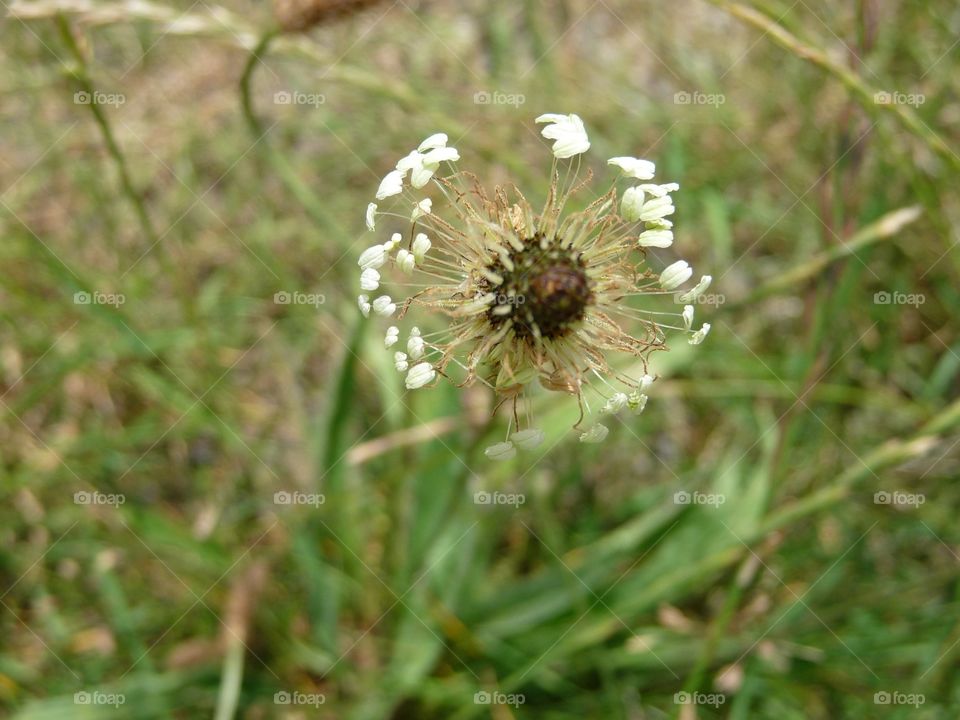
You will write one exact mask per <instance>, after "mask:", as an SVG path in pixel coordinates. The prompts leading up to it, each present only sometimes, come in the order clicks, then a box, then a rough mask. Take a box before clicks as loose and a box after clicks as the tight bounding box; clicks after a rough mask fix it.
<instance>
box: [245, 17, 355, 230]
mask: <svg viewBox="0 0 960 720" xmlns="http://www.w3.org/2000/svg"><path fill="white" fill-rule="evenodd" d="M279 34H280V31H279V30H278V29H276V28H273V29H271V30H268V31H267V32H266V33H264V34H263V36H262V37H261V38H260V40H259V41H258V42H257V44H256V45H255V46H254V48H253V50H251V51H250V56H249V57H248V58H247V62H246V64H245V65H244V67H243V74H242V75H241V76H240V102H241V105H242V107H243V117H244V118H245V119H246V121H247V126H248V127H249V128H250V132H251V133H252V134H253V136H254V139H255V140H256V141H257V142H260V141H261V140H262V139H263V138H264V136H265V135H266V134H267V133H268V132H269V130H270V129H269V128H264V126H263V123H262V122H260V119H259V118H258V117H257V114H256V111H255V110H254V107H253V93H252V86H253V72H254V70H255V69H256V67H257V65H259V64H260V63H261V62H262V60H261V57H262V56H263V55H265V54H266V52H267V50H269V48H270V44H271V43H272V42H273V41H274V39H275V38H276V37H277V36H278V35H279ZM263 145H264V147H265V150H266V155H267V159H268V160H269V162H270V165H271V166H272V168H273V170H274V172H276V173H277V175H278V176H279V178H280V180H281V181H282V182H283V184H284V185H286V187H287V189H288V190H289V191H290V192H291V193H292V194H293V196H294V197H295V198H296V199H297V201H298V202H299V203H300V204H301V205H302V206H303V207H304V209H306V211H307V213H308V214H309V215H310V217H311V219H312V220H313V221H314V222H315V223H317V224H318V225H319V226H321V227H323V228H324V229H326V230H330V231H337V230H339V227H338V226H337V224H336V223H335V222H334V220H333V218H332V217H331V216H330V214H329V213H328V212H327V211H326V210H325V209H324V207H323V205H322V204H321V203H320V200H319V198H318V197H317V196H316V195H314V194H313V192H312V191H311V190H310V188H309V187H308V186H307V184H306V183H305V182H303V180H302V179H301V178H300V176H299V175H298V174H297V171H296V170H295V169H294V167H293V166H292V165H291V164H290V163H289V162H288V161H287V159H286V158H285V157H284V156H283V155H282V154H281V153H279V152H277V151H276V150H274V149H273V147H271V145H270V143H269V142H268V141H264V142H263Z"/></svg>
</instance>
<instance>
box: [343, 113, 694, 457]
mask: <svg viewBox="0 0 960 720" xmlns="http://www.w3.org/2000/svg"><path fill="white" fill-rule="evenodd" d="M537 122H538V123H546V126H545V127H544V128H543V135H544V137H546V138H547V139H549V140H553V141H554V143H553V154H554V160H553V167H552V169H551V172H550V182H549V188H548V191H547V193H546V198H545V201H544V203H543V205H542V206H541V208H540V209H539V210H537V209H535V208H534V207H533V206H532V205H531V203H530V202H529V201H528V200H527V199H526V198H525V197H524V196H523V195H522V194H521V193H520V191H519V190H518V189H517V188H516V187H514V186H513V185H508V186H504V187H496V188H494V189H493V192H492V194H491V193H488V192H487V190H486V189H485V188H484V187H483V185H482V184H481V183H480V182H479V181H478V180H477V179H476V177H475V176H474V175H472V174H470V173H466V172H462V171H457V170H456V169H451V172H450V173H448V174H443V173H442V172H441V168H442V167H443V166H444V164H450V163H454V162H456V161H458V160H459V158H460V154H459V152H457V150H455V149H454V148H450V147H448V146H447V141H448V139H447V136H446V135H444V134H443V133H437V134H435V135H431V136H430V137H428V138H427V139H426V140H424V141H423V142H422V143H421V144H420V145H419V146H418V147H417V149H416V150H414V151H412V152H410V153H409V154H408V155H406V156H404V157H403V158H402V159H401V160H400V162H399V163H398V164H397V169H396V170H394V171H392V172H391V173H390V174H388V176H387V178H385V179H384V181H383V183H381V186H380V188H379V190H378V192H377V198H378V199H380V200H382V199H384V198H385V197H391V196H393V195H400V196H401V197H399V198H396V199H395V202H396V204H397V205H398V207H406V208H410V207H411V206H412V207H414V209H415V210H414V212H413V214H412V215H410V213H409V210H403V211H401V212H396V213H394V212H384V213H380V212H379V210H378V209H377V210H374V211H371V212H375V213H376V214H377V215H379V216H381V217H387V216H393V217H401V218H402V217H409V221H408V223H407V232H406V234H405V235H401V234H399V233H394V234H393V235H392V236H391V239H390V241H388V242H385V243H383V244H382V245H374V246H372V247H370V248H368V249H367V250H365V251H364V252H363V253H362V254H361V255H360V260H359V265H360V268H361V281H360V282H361V289H363V290H364V291H366V292H373V291H375V290H379V292H381V293H383V292H391V293H393V294H392V295H387V294H383V295H380V296H379V297H377V298H376V299H374V300H373V301H371V300H370V299H369V297H368V296H366V295H362V296H360V299H359V300H358V303H359V305H360V309H361V311H362V312H363V313H364V314H367V315H369V314H370V313H371V310H372V313H373V314H374V315H379V316H384V317H389V318H391V322H393V323H396V324H395V325H391V326H390V328H389V329H388V330H387V334H386V336H385V339H384V344H385V346H386V347H388V348H389V347H391V346H392V345H394V344H396V343H398V342H403V343H404V344H403V345H401V347H405V348H406V352H396V353H395V354H394V364H395V366H396V368H397V370H398V371H399V372H403V373H406V378H405V384H406V387H407V388H408V389H411V390H416V389H419V388H423V387H425V386H428V385H432V384H435V381H436V380H437V378H438V377H439V378H447V379H450V380H453V381H455V382H457V383H458V384H460V385H469V384H473V383H482V384H484V385H487V386H488V387H489V388H491V390H493V391H494V392H495V394H496V395H497V398H498V407H499V406H500V405H503V404H505V403H507V404H509V407H510V408H511V410H512V412H511V413H510V426H509V427H508V429H507V435H506V438H505V440H504V442H501V443H497V444H495V445H493V446H491V447H489V448H487V450H486V454H487V456H488V457H490V458H492V459H500V460H507V459H510V458H512V457H514V456H515V455H516V453H517V451H518V450H532V449H533V448H536V447H537V446H539V445H540V444H541V443H542V442H543V440H544V433H543V431H542V430H540V429H539V428H537V427H535V424H534V423H533V419H532V407H531V402H530V400H531V397H532V396H533V395H534V394H535V393H538V392H554V393H559V394H564V395H568V396H571V397H573V398H575V399H576V401H577V405H578V407H579V411H580V419H579V420H578V422H577V423H576V425H575V427H577V428H578V429H579V431H580V440H581V441H582V442H586V443H598V442H602V441H603V440H604V438H605V437H606V436H607V433H608V432H609V430H608V428H607V427H606V426H605V425H602V424H599V423H597V422H596V421H595V419H591V420H590V421H587V418H588V416H593V415H597V414H600V415H603V414H607V415H612V414H616V413H619V412H621V411H623V410H627V409H629V410H632V411H633V412H635V413H639V412H642V411H643V409H644V407H645V406H646V404H647V399H648V393H649V392H650V389H651V386H652V385H653V382H654V377H653V376H651V375H650V374H649V372H648V359H649V356H650V354H651V353H652V352H654V351H657V350H665V349H667V346H666V331H667V330H668V329H675V330H677V331H679V332H682V333H686V334H687V335H688V338H689V341H690V342H691V344H698V343H700V342H702V341H703V339H704V338H705V337H706V335H707V333H708V332H709V330H710V326H709V324H705V325H703V327H702V328H701V329H700V330H697V331H694V330H693V329H692V324H693V307H692V306H689V305H688V306H687V307H684V309H683V312H682V313H681V312H678V311H677V305H676V302H670V300H675V298H674V295H675V293H674V292H673V291H675V290H677V288H680V286H682V285H683V284H685V283H686V282H687V281H688V280H689V279H690V277H691V276H692V274H693V270H692V268H690V266H689V264H688V263H687V262H686V261H684V260H677V261H675V262H673V263H671V264H669V265H668V266H667V267H666V268H665V269H663V270H662V271H660V272H655V271H653V270H651V269H650V268H649V267H647V266H646V263H645V261H646V259H647V258H646V254H647V252H648V250H647V248H650V247H657V248H666V247H669V246H670V245H671V244H672V242H673V231H672V227H673V225H672V223H671V222H670V221H669V220H667V219H666V216H668V215H671V214H673V212H674V210H675V208H674V205H673V200H672V197H671V193H673V192H675V191H676V190H678V186H677V185H676V184H675V183H667V184H663V185H657V184H639V185H635V186H633V187H627V188H624V189H623V192H622V193H618V188H617V185H616V182H615V181H614V183H613V184H612V185H611V187H610V188H609V189H608V190H607V191H606V192H604V193H603V194H602V195H601V196H600V197H598V198H596V199H594V200H592V202H590V201H588V202H583V201H580V200H579V194H580V193H582V192H583V188H585V187H586V185H587V180H589V179H590V176H589V175H588V178H587V180H583V179H581V178H578V177H577V173H576V172H566V171H564V172H561V171H560V168H559V162H558V161H560V160H564V159H567V158H570V157H573V156H574V155H580V154H582V153H584V152H586V151H587V150H588V149H589V148H590V141H589V139H588V137H587V133H586V130H585V128H584V126H583V121H582V120H581V119H580V118H579V117H577V116H576V115H555V114H547V115H541V116H540V117H538V118H537ZM609 164H611V165H614V166H616V167H618V168H620V169H621V170H622V171H623V172H622V173H619V175H620V177H623V176H626V177H627V178H628V179H632V180H633V181H634V182H635V181H636V180H651V179H652V178H653V174H654V171H655V166H654V164H653V163H652V162H649V161H647V160H640V159H637V158H630V157H618V158H613V159H611V160H610V161H609ZM408 175H409V178H408ZM562 177H563V178H565V179H564V180H563V181H562V182H561V178H562ZM417 191H419V192H417ZM428 191H429V193H430V197H427V196H426V195H427V192H428ZM385 192H386V194H385ZM575 202H579V203H580V205H579V207H578V208H576V209H574V210H571V211H566V208H567V206H568V204H569V205H571V206H572V205H573V204H574V203H575ZM391 278H392V279H391ZM709 282H710V280H709V276H705V277H704V279H703V280H702V281H701V282H700V284H698V285H697V287H695V288H694V289H693V290H692V291H691V292H690V293H687V294H686V295H684V297H686V296H687V295H689V296H690V298H691V299H692V298H694V297H695V296H696V295H697V294H699V293H700V292H703V290H704V289H705V288H706V286H707V285H708V284H709ZM678 292H680V291H678ZM401 295H402V296H403V299H397V300H394V299H393V298H394V297H397V298H400V296H401ZM659 301H663V302H661V307H662V309H659V310H658V309H654V308H655V303H657V302H659ZM412 313H417V320H416V321H415V322H417V327H410V328H409V329H408V330H407V331H406V332H404V331H402V330H401V329H400V328H402V327H403V322H404V321H405V319H406V318H407V317H408V316H409V315H410V314H412ZM421 315H423V316H424V317H423V318H422V319H421V317H420V316H421ZM431 315H432V316H433V319H430V317H429V316H431ZM420 328H423V330H422V331H421V329H420ZM401 336H404V337H401ZM630 363H633V368H631V367H630Z"/></svg>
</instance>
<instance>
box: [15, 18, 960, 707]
mask: <svg viewBox="0 0 960 720" xmlns="http://www.w3.org/2000/svg"><path fill="white" fill-rule="evenodd" d="M10 8H12V10H11V9H10ZM5 12H7V13H10V14H8V16H7V17H5V18H4V19H3V21H2V24H0V54H2V57H3V63H2V66H0V96H2V104H0V123H2V135H0V180H2V183H0V230H2V240H0V321H2V322H0V391H2V393H0V397H2V405H0V408H2V411H3V420H2V423H0V458H2V464H0V496H2V500H3V502H2V507H0V638H2V641H0V715H3V716H9V717H14V718H21V719H26V718H30V719H34V720H41V719H45V718H61V717H63V718H66V717H69V718H201V717H216V718H218V719H225V718H230V717H238V718H240V717H242V718H273V717H290V718H296V717H323V718H350V719H354V718H355V719H358V720H360V719H368V718H369V719H373V718H426V719H431V718H457V719H466V718H485V717H489V718H496V719H497V720H501V719H503V718H546V719H554V718H556V719H567V718H571V719H572V718H584V717H587V718H683V719H685V720H687V719H689V718H715V717H729V718H776V719H777V720H792V719H793V718H838V717H843V718H847V717H849V718H873V717H882V718H954V717H957V716H958V714H960V697H958V696H960V678H958V661H960V617H958V613H957V610H958V592H960V584H958V569H960V537H958V530H957V524H956V517H957V512H956V509H957V507H958V503H960V497H958V492H960V490H958V486H957V484H956V482H955V481H956V479H957V474H958V461H960V451H958V441H960V428H958V425H960V402H958V399H957V396H958V387H960V384H958V371H960V354H958V352H960V337H958V333H957V326H956V322H955V315H956V309H957V307H958V290H957V288H958V283H957V277H958V270H960V264H958V254H957V251H956V248H955V244H956V241H957V231H956V224H957V219H958V213H960V206H958V199H957V192H956V191H957V183H958V178H960V158H958V156H957V155H956V154H955V153H956V152H957V147H958V142H957V140H958V137H957V136H958V127H960V102H958V94H957V93H958V78H960V45H958V44H957V37H958V32H960V11H958V8H957V7H956V6H955V4H953V3H950V2H946V1H945V0H939V1H937V2H930V3H911V2H906V0H891V1H890V2H886V1H885V2H879V1H878V0H862V1H860V2H847V3H834V2H825V1H822V0H801V1H800V2H797V3H792V2H788V1H787V0H754V1H752V2H744V3H743V4H738V3H732V2H726V0H713V1H711V2H708V1H706V0H678V1H677V2H672V3H657V2H652V1H646V0H645V1H642V2H627V1H626V0H597V2H591V1H590V0H566V1H562V2H561V1H558V2H550V3H547V2H543V3H538V2H532V1H525V2H519V1H510V2H508V1H507V0H500V1H497V2H479V0H478V1H476V2H471V1H468V0H464V1H463V2H454V1H453V0H450V1H448V2H439V1H434V2H428V1H426V0H424V1H422V2H415V1H414V0H401V1H400V2H398V3H397V4H395V5H391V4H390V3H389V2H388V3H385V4H383V5H380V6H378V7H375V8H373V9H371V10H369V11H368V12H366V13H364V14H362V15H359V16H356V17H353V18H348V19H345V20H341V21H338V22H335V23H329V24H325V25H324V26H322V27H319V28H316V29H314V30H313V31H312V32H311V33H309V34H308V35H305V36H284V37H279V38H272V39H271V38H268V39H266V40H265V41H264V42H263V43H262V44H260V46H259V47H257V48H256V50H257V52H256V55H255V56H251V52H250V51H251V50H252V49H254V46H256V45H257V43H258V42H259V41H260V40H261V39H262V38H264V37H265V36H267V35H269V31H270V29H271V27H272V20H271V14H270V11H269V8H268V7H267V6H266V5H264V4H261V3H251V2H242V1H241V0H236V1H231V2H230V3H228V4H225V5H224V6H223V7H220V6H215V5H213V4H212V3H205V2H200V3H197V4H192V3H191V2H179V1H178V2H169V3H164V4H159V3H157V4H152V3H143V4H139V5H136V6H130V5H124V4H122V3H118V2H102V3H95V4H92V5H84V4H81V3H78V2H73V0H46V1H44V2H33V3H25V2H24V3H16V4H13V5H10V4H8V5H6V8H5ZM84 91H85V92H94V91H98V92H102V93H120V94H123V96H124V98H125V102H123V104H121V105H117V106H113V105H100V106H96V105H83V104H77V103H75V102H74V94H75V93H76V92H84ZM283 91H287V92H301V93H314V94H322V95H323V99H324V102H323V103H322V104H317V105H316V106H310V105H278V104H275V103H274V100H273V98H274V94H275V93H277V92H283ZM483 91H488V92H500V93H507V94H510V93H512V94H522V95H523V96H524V102H523V104H519V105H517V106H512V105H504V104H476V103H475V101H474V96H475V93H478V92H483ZM880 91H887V92H890V93H895V92H899V93H903V94H913V95H923V96H924V102H923V103H922V104H918V105H916V106H911V105H903V104H894V105H885V104H878V103H877V102H875V98H874V94H875V93H876V92H880ZM680 92H689V93H694V92H698V93H704V94H722V96H723V98H724V102H723V103H722V104H719V105H683V104H678V103H677V102H676V101H675V94H676V93H680ZM541 112H576V113H578V114H580V115H581V116H582V117H583V118H584V121H585V122H586V124H587V127H588V130H589V132H590V137H591V140H592V142H593V149H592V151H591V155H590V158H591V159H590V162H591V164H592V166H593V168H594V169H595V170H596V171H597V172H598V173H604V172H605V168H604V167H603V165H602V158H605V157H610V156H613V155H621V154H634V155H637V156H641V157H647V158H650V159H652V160H655V161H656V162H657V164H658V168H659V172H658V177H659V178H662V180H663V181H672V180H676V181H678V182H679V183H680V185H681V191H680V192H679V193H678V194H677V196H676V202H677V206H678V211H677V214H676V216H675V221H676V223H677V228H676V230H677V233H676V234H677V240H676V244H675V246H674V248H671V249H670V250H667V251H657V252H656V253H654V254H653V256H652V258H651V263H652V264H653V265H654V266H655V267H657V268H659V267H662V266H663V265H665V264H666V263H667V262H670V261H672V260H673V259H675V258H677V257H682V258H685V259H687V260H689V261H690V262H691V264H693V265H694V267H695V268H696V270H697V271H698V273H710V274H712V275H713V277H714V285H713V287H712V288H711V292H714V293H717V294H721V295H722V296H723V298H724V300H725V302H724V303H723V304H720V305H718V306H716V307H704V308H701V310H700V311H699V315H700V318H701V319H703V320H706V321H709V322H711V323H712V325H713V331H712V333H711V336H710V337H709V339H708V340H707V342H706V343H705V344H704V345H703V346H701V347H699V348H696V349H694V348H690V347H689V346H687V345H686V343H685V342H683V341H682V339H680V341H679V342H675V343H674V349H673V351H672V352H670V353H669V354H660V355H659V356H658V357H657V361H656V365H655V368H656V370H657V372H658V373H659V374H660V375H661V376H662V379H661V380H660V381H659V382H658V387H657V389H656V391H655V393H654V394H653V396H652V398H651V401H650V404H649V405H648V408H647V410H646V412H645V413H644V414H643V415H642V416H640V417H632V416H631V417H629V418H624V419H623V421H622V422H617V423H614V424H613V425H612V427H611V434H610V437H609V439H608V440H607V442H606V443H605V444H604V445H602V446H585V445H580V444H578V443H577V442H576V438H575V436H574V435H572V434H571V433H569V431H568V428H569V425H570V423H571V421H572V420H573V419H574V418H575V410H574V409H573V408H571V404H570V402H569V401H568V400H566V399H564V398H557V399H547V400H546V401H545V402H544V403H543V404H542V405H541V406H540V408H539V414H540V417H541V418H542V421H543V422H542V424H543V426H544V429H545V430H546V432H547V436H548V442H547V444H546V445H545V446H544V451H543V452H539V453H535V454H525V455H521V456H519V457H518V459H517V460H515V461H513V462H511V463H507V464H495V465H491V464H489V463H488V462H487V461H486V460H485V459H484V458H483V455H482V448H483V447H484V446H485V445H486V444H488V443H489V442H493V441H495V440H496V439H497V438H498V437H499V436H500V435H501V433H502V431H503V424H502V423H503V421H502V420H498V421H497V422H495V423H494V424H493V426H492V427H490V426H488V423H487V422H486V417H487V414H488V413H489V405H490V398H489V397H487V396H486V394H485V393H484V392H482V391H476V392H471V391H461V390H456V389H454V388H450V387H445V386H441V387H439V388H437V389H435V390H432V391H430V392H421V393H415V394H409V393H406V392H405V391H404V390H403V387H402V377H401V376H399V375H398V374H397V373H395V372H394V371H393V369H392V368H391V366H390V358H389V354H388V353H384V351H383V349H382V343H381V334H380V333H381V330H380V329H379V328H378V327H375V326H374V325H373V324H372V323H367V322H364V321H363V320H362V319H361V318H360V317H359V314H358V313H357V310H356V304H355V294H356V292H357V288H356V287H355V286H356V282H357V281H356V273H357V270H356V256H357V255H358V254H359V252H360V251H361V250H362V249H363V248H364V247H365V246H366V245H367V244H369V242H370V238H369V236H368V235H365V232H364V227H363V212H364V209H365V207H366V203H367V202H368V201H369V199H370V198H371V197H372V195H373V192H374V190H375V188H376V186H377V183H378V182H379V179H380V177H381V176H382V175H383V174H384V173H385V172H386V171H387V170H388V169H390V168H391V167H392V165H393V163H395V162H396V159H397V158H398V157H400V156H401V155H403V154H405V153H406V152H407V151H408V150H409V148H410V147H413V146H415V145H416V144H417V143H418V142H419V141H420V140H421V139H422V138H423V137H425V136H426V135H428V134H430V133H433V132H437V131H444V132H447V133H448V134H449V135H450V136H451V143H452V144H455V145H456V146H457V147H458V148H459V149H460V152H461V155H462V156H463V158H464V159H463V163H462V165H463V167H464V168H467V169H470V170H473V171H474V172H476V173H478V175H479V176H480V177H481V179H483V181H484V182H485V183H486V184H487V186H488V187H492V186H493V185H494V184H496V183H498V182H505V181H508V180H513V181H515V182H516V183H517V184H518V186H519V187H520V188H521V189H523V190H524V192H525V193H527V194H528V195H529V196H530V197H532V198H539V197H542V195H543V193H544V192H545V190H546V186H547V182H548V178H547V170H548V168H549V162H548V161H549V150H548V148H547V147H546V146H545V144H544V142H543V140H542V139H541V138H539V137H538V136H537V132H536V128H535V126H534V125H533V122H532V121H533V118H534V117H535V116H536V115H538V114H540V113H541ZM595 189H597V190H599V189H600V185H599V184H598V185H597V186H595ZM281 291H287V292H304V293H317V294H322V295H323V296H324V298H325V302H324V304H322V305H321V306H319V307H312V306H305V305H280V304H277V303H275V302H274V294H275V293H277V292H281ZM78 292H101V293H122V294H123V295H124V296H125V302H124V303H123V304H122V305H119V306H118V307H112V306H108V305H97V304H89V305H83V304H77V303H75V302H74V294H75V293H78ZM878 292H888V293H903V294H913V295H921V296H922V298H923V303H922V304H914V305H907V304H882V303H877V302H875V293H878ZM694 350H695V351H694ZM493 490H499V491H503V492H512V493H523V494H524V495H525V499H526V502H525V503H524V504H522V505H521V506H519V507H517V508H513V507H506V506H497V507H489V506H483V505H477V504H475V503H474V501H473V497H474V493H475V492H478V491H493ZM84 491H86V492H93V491H97V492H100V493H114V494H116V493H120V494H123V496H124V497H125V503H124V504H123V505H121V506H119V507H112V506H94V505H83V504H78V503H76V502H75V500H74V495H75V493H77V492H84ZM279 491H300V492H303V493H322V494H323V495H324V496H325V502H324V504H323V505H321V506H319V507H310V506H284V505H278V504H276V503H275V502H274V494H275V493H276V492H279ZM678 491H688V492H693V491H700V492H704V493H722V494H723V495H724V496H725V498H726V502H725V503H724V504H722V505H720V506H718V507H711V506H694V505H682V504H676V503H675V502H674V494H675V493H676V492H678ZM881 491H886V492H895V491H899V492H902V493H912V494H919V495H922V496H923V498H924V500H925V501H924V502H923V504H922V505H919V506H916V507H915V506H896V505H889V504H878V503H877V502H875V493H877V492H881ZM495 690H496V691H499V692H502V693H507V694H510V693H514V694H516V693H519V694H522V696H523V699H524V702H523V704H521V705H518V706H510V705H504V704H499V705H485V704H477V703H475V701H474V698H475V693H477V692H479V691H491V692H492V691H495ZM84 691H86V692H91V693H92V692H100V693H119V694H122V695H123V697H124V700H125V701H124V703H123V704H122V705H120V706H119V707H112V706H105V705H96V704H90V705H82V704H77V703H76V702H75V699H74V693H76V692H84ZM682 691H686V692H699V693H703V694H708V693H716V694H720V695H722V698H723V701H724V702H723V704H721V705H719V706H710V705H695V706H691V705H681V704H677V703H676V702H675V693H678V692H682ZM277 692H288V693H294V692H299V693H304V694H311V693H312V694H316V695H322V696H323V698H324V700H325V702H324V703H323V704H322V705H319V706H318V707H315V708H314V707H308V706H303V705H280V704H277V703H276V702H275V701H274V696H275V693H277ZM878 692H880V693H884V692H886V693H902V694H911V693H914V694H921V695H922V696H923V704H922V705H920V706H919V707H914V706H909V705H903V704H890V705H883V704H877V703H876V702H875V694H876V693H878ZM301 697H302V696H301Z"/></svg>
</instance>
